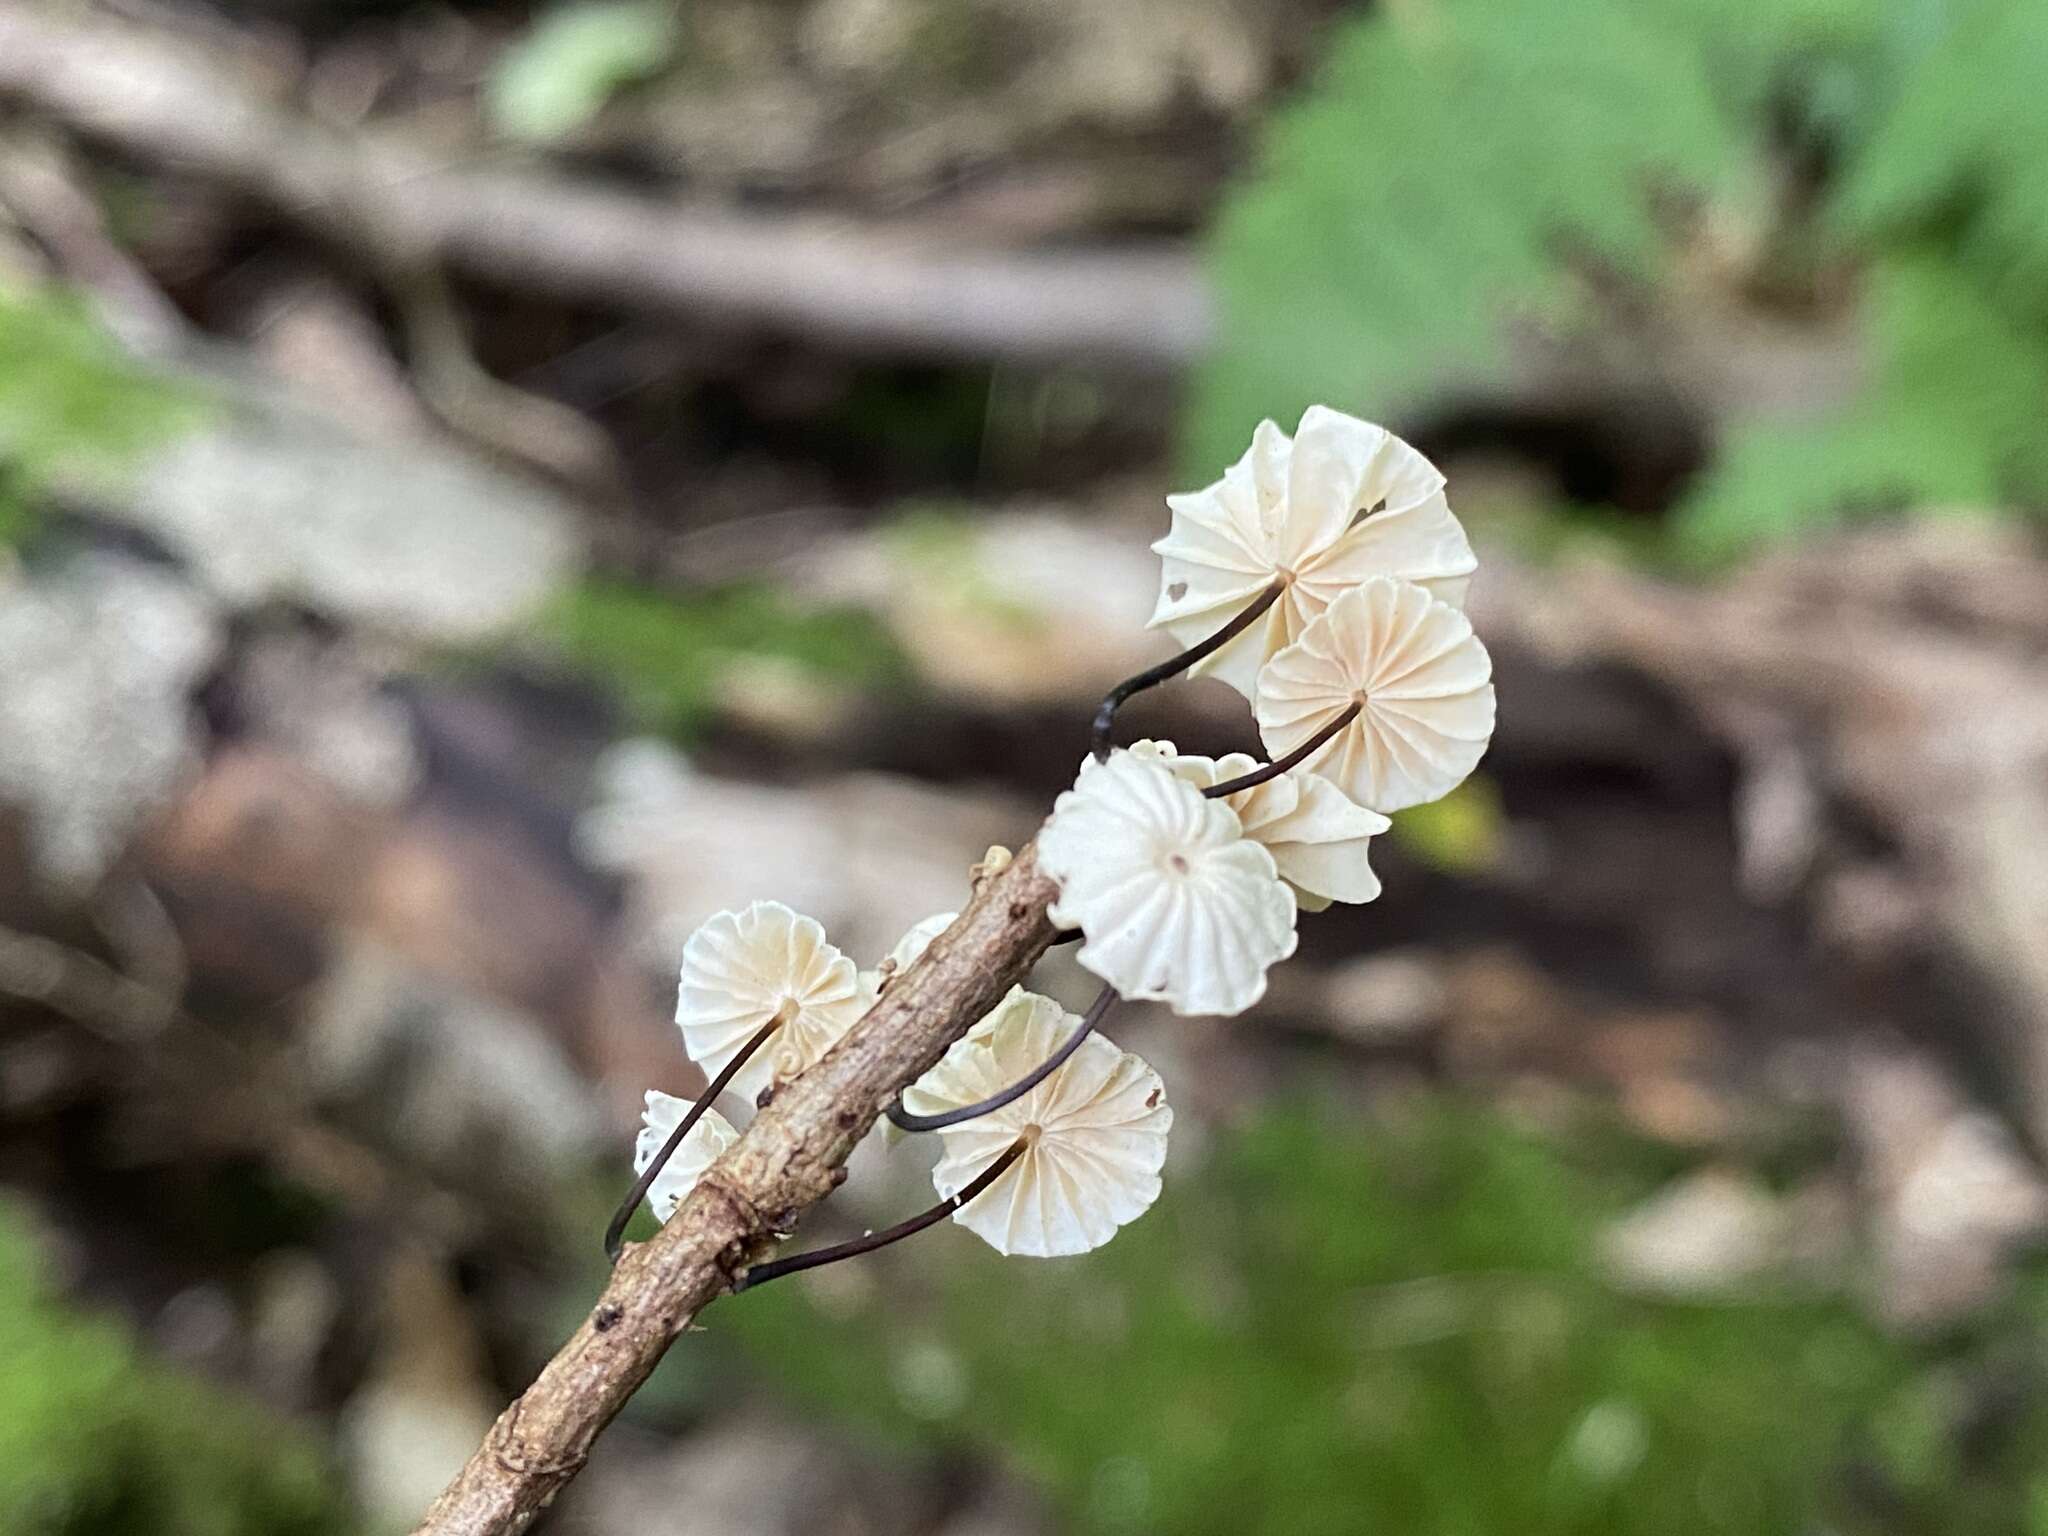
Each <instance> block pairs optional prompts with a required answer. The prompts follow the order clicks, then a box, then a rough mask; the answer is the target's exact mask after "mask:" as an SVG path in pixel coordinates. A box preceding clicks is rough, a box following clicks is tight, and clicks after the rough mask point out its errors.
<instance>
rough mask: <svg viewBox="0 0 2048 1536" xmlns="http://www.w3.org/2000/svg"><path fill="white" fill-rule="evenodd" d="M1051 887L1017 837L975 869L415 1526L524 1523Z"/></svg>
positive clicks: (436, 1534) (1030, 957)
mask: <svg viewBox="0 0 2048 1536" xmlns="http://www.w3.org/2000/svg"><path fill="white" fill-rule="evenodd" d="M1053 894H1054V891H1053V886H1052V883H1051V881H1049V880H1048V879H1047V878H1046V877H1045V876H1044V875H1041V874H1040V873H1039V872H1038V864H1037V859H1036V856H1035V853H1034V851H1033V850H1032V849H1030V848H1026V849H1025V850H1024V851H1023V852H1022V853H1020V854H1019V855H1018V856H1017V858H1016V859H1015V861H1014V862H1012V863H1011V864H1010V865H1009V866H1008V867H1007V868H1006V869H1003V870H1001V871H999V872H996V873H992V874H989V875H987V876H986V877H985V878H983V879H982V880H981V882H980V885H979V888H978V890H977V891H976V893H975V896H974V899H973V901H972V902H970V903H969V905H968V907H967V910H966V911H964V912H962V913H961V915H960V917H959V919H958V920H957V921H956V922H955V923H954V924H953V926H952V927H951V928H949V929H947V930H946V932H945V933H943V934H942V935H940V936H939V937H938V938H937V939H935V940H934V941H933V942H932V945H931V947H930V948H929V949H927V950H926V951H925V953H924V955H923V957H922V958H921V959H919V960H918V961H916V962H915V963H914V964H913V965H911V966H910V967H909V968H908V969H906V970H904V971H903V972H902V973H901V974H899V975H897V976H896V977H894V978H893V979H892V980H891V981H890V983H889V985H888V989H887V990H886V991H885V992H884V993H883V995H882V998H881V1000H880V1001H879V1002H878V1003H876V1005H875V1006H874V1007H873V1008H871V1009H870V1010H869V1011H868V1014H867V1016H866V1017H865V1018H863V1019H862V1020H861V1022H860V1023H859V1024H857V1025H856V1026H855V1027H854V1029H853V1030H852V1032H851V1033H849V1034H848V1035H847V1036H846V1038H845V1039H844V1040H842V1041H840V1043H839V1044H838V1045H837V1046H836V1047H834V1048H833V1050H832V1051H831V1053H830V1054H829V1055H827V1056H826V1057H825V1059H824V1060H823V1061H821V1062H819V1063H818V1064H817V1065H816V1066H815V1067H813V1068H812V1069H811V1070H810V1071H808V1072H806V1073H804V1074H803V1075H802V1076H801V1077H799V1078H798V1079H797V1080H796V1081H795V1082H793V1083H791V1084H790V1085H789V1086H788V1087H786V1088H785V1089H783V1090H782V1091H781V1092H780V1093H779V1094H777V1095H776V1097H775V1098H774V1099H773V1101H772V1102H770V1103H769V1105H768V1106H767V1108H765V1109H763V1110H762V1111H761V1112H760V1114H758V1115H757V1116H755V1118H754V1121H753V1123H752V1124H751V1125H749V1126H748V1127H747V1129H746V1131H745V1133H744V1134H743V1135H742V1136H741V1137H740V1139H739V1141H738V1142H737V1143H736V1144H735V1145H734V1146H733V1147H732V1148H731V1150H729V1151H728V1152H727V1153H726V1154H725V1156H724V1157H722V1158H720V1159H719V1161H718V1162H717V1163H715V1164H713V1165H712V1168H711V1170H710V1171H709V1172H708V1173H706V1174H705V1176H704V1177H703V1179H702V1180H701V1181H700V1182H699V1183H698V1185H697V1187H696V1189H695V1190H693V1191H692V1192H691V1194H690V1196H689V1198H688V1199H686V1200H685V1201H684V1202H683V1204H682V1206H681V1208H680V1209H679V1210H678V1211H677V1212H676V1214H675V1215H674V1216H673V1217H671V1218H670V1219H669V1222H668V1224H667V1225H666V1226H664V1227H663V1228H662V1229H661V1231H660V1232H659V1233H658V1234H657V1235H656V1236H655V1237H653V1238H652V1239H650V1240H649V1241H647V1242H645V1243H639V1244H632V1245H629V1246H628V1247H627V1249H626V1252H625V1255H624V1256H623V1257H622V1258H621V1259H620V1261H619V1265H618V1268H617V1269H616V1270H615V1271H613V1274H612V1279H611V1283H610V1284H609V1285H607V1286H606V1287H605V1290H604V1294H603V1295H602V1296H600V1297H599V1298H598V1300H597V1304H596V1305H595V1306H594V1307H593V1308H592V1310H591V1313H590V1316H589V1317H588V1318H586V1319H585V1320H584V1323H583V1326H582V1327H581V1328H579V1329H578V1330H577V1331H576V1335H575V1337H574V1338H572V1339H570V1340H569V1342H568V1343H567V1344H565V1345H563V1346H562V1349H561V1352H560V1353H558V1354H557V1355H556V1356H555V1358H554V1359H553V1360H551V1361H550V1362H548V1365H547V1366H546V1368H545V1369H544V1370H542V1372H541V1373H540V1376H539V1378H538V1379H536V1380H535V1382H534V1383H533V1385H532V1386H531V1387H529V1388H527V1390H526V1392H525V1393H524V1394H523V1395H522V1396H521V1397H520V1398H519V1399H518V1401H516V1402H514V1403H513V1404H512V1406H511V1407H510V1408H508V1409H506V1410H505V1412H504V1414H503V1415H502V1416H501V1417H500V1418H499V1419H498V1422H497V1423H496V1424H495V1425H494V1426H493V1427H492V1429H491V1432H490V1434H489V1435H488V1436H487V1437H486V1439H485V1441H484V1444H483V1446H482V1447H481V1448H480V1449H479V1450H478V1451H477V1453H476V1454H475V1455H474V1456H472V1457H471V1458H470V1461H469V1464H468V1465H467V1466H465V1467H464V1468H463V1469H462V1471H461V1473H460V1474H459V1475H458V1476H457V1477H456V1479H455V1481H454V1482H452V1483H451V1484H449V1486H448V1489H447V1491H446V1492H444V1493H443V1494H442V1495H441V1497H440V1498H439V1499H437V1500H436V1501H435V1502H434V1507H433V1508H432V1509H431V1510H429V1511H428V1512H427V1517H426V1519H425V1521H424V1522H423V1523H422V1524H421V1525H420V1526H419V1528H418V1531H417V1532H416V1533H415V1536H505V1533H509V1532H517V1531H523V1530H525V1529H526V1528H527V1526H528V1525H530V1524H531V1523H532V1522H533V1520H534V1518H535V1517H536V1516H537V1515H539V1514H540V1512H541V1511H542V1510H543V1509H545V1508H546V1507H547V1505H548V1503H549V1501H550V1500H552V1499H553V1498H554V1496H555V1495H556V1494H557V1493H559V1492H560V1491H561V1489H562V1488H563V1486H564V1485H565V1484H567V1483H568V1482H569V1480H570V1479H571V1478H573V1477H574V1476H575V1475H576V1473H577V1472H578V1471H579V1470H580V1469H581V1468H582V1466H583V1463H584V1460H585V1458H586V1457H587V1456H588V1455H589V1454H590V1447H591V1445H592V1443H593V1442H594V1441H595V1440H596V1439H597V1436H598V1435H599V1434H600V1433H601V1432H602V1431H603V1429H604V1427H605V1426H606V1425H607V1424H609V1423H610V1422H611V1420H612V1418H613V1416H614V1415H615V1414H617V1413H618V1411H619V1410H620V1409H621V1408H622V1407H624V1406H625V1403H626V1400H627V1399H628V1398H630V1397H631V1396H632V1395H633V1393H634V1391H635V1390H636V1389H637V1388H638V1387H639V1386H640V1384H641V1382H643V1381H645V1380H646V1379H647V1375H648V1373H649V1372H650V1371H652V1370H653V1369H654V1367H655V1365H656V1363H657V1362H658V1361H659V1360H660V1359H661V1357H662V1355H663V1354H664V1353H665V1352H666V1351H667V1349H668V1347H669V1345H670V1344H672V1343H673V1342H674V1341H675V1339H676V1337H677V1336H678V1335H679V1334H681V1333H682V1331H683V1330H684V1329H685V1328H687V1327H689V1325H690V1323H691V1320H692V1319H694V1318H695V1317H696V1315H697V1313H698V1312H699V1311H701V1310H702V1309H703V1308H704V1307H705V1306H706V1305H707V1304H708V1303H710V1302H711V1301H713V1300H715V1299H716V1298H717V1297H718V1296H720V1295H721V1294H723V1293H724V1292H725V1291H726V1290H727V1289H728V1287H729V1286H730V1285H731V1283H732V1278H733V1275H734V1273H735V1272H736V1271H737V1270H738V1269H740V1268H742V1267H744V1265H745V1264H746V1263H747V1262H748V1261H749V1260H750V1259H751V1258H753V1257H754V1256H755V1255H757V1254H758V1253H759V1252H760V1251H761V1250H762V1249H763V1248H764V1247H766V1246H767V1245H768V1244H769V1243H770V1242H772V1241H773V1240H774V1239H775V1238H776V1237H777V1236H778V1235H780V1234H782V1233H786V1232H787V1231H788V1230H789V1229H790V1228H791V1227H792V1226H793V1225H794V1224H795V1222H796V1220H797V1217H798V1216H799V1215H801V1213H802V1212H803V1211H804V1210H805V1209H806V1208H807V1207H809V1206H812V1205H815V1204H816V1203H817V1202H818V1201H820V1200H822V1199H824V1198H825V1196H827V1195H828V1194H830V1193H831V1192H832V1190H833V1189H834V1188H835V1187H836V1186H837V1185H838V1183H839V1181H840V1179H841V1178H842V1177H843V1173H842V1167H843V1165H844V1163H845V1162H846V1159H847V1157H848V1156H849V1155H850V1154H851V1153H852V1151H853V1149H854V1146H855V1145H856V1144H857V1143H858V1142H859V1141H860V1139H861V1138H862V1137H863V1136H865V1135H866V1134H867V1133H868V1131H869V1129H870V1128H871V1127H872V1126H873V1125H874V1122H875V1117H876V1116H877V1115H878V1114H880V1113H881V1111H882V1108H883V1106H885V1105H886V1104H888V1103H889V1101H890V1100H891V1099H893V1098H894V1097H895V1096H896V1094H897V1093H898V1092H900V1091H901V1090H902V1089H903V1088H904V1087H905V1086H906V1085H907V1084H909V1083H910V1082H911V1081H913V1080H914V1079H915V1078H916V1077H917V1076H918V1075H919V1074H920V1073H922V1072H924V1071H925V1070H926V1069H927V1068H928V1067H930V1066H931V1065H932V1063H933V1062H935V1061H937V1060H938V1059H939V1057H940V1056H941V1055H943V1054H944V1052H945V1050H946V1047H947V1046H949V1045H951V1044H952V1043H953V1041H955V1040H957V1039H958V1038H959V1037H960V1036H961V1035H962V1034H964V1033H966V1031H967V1029H968V1027H969V1026H970V1025H971V1024H972V1023H973V1022H974V1021H975V1020H976V1019H979V1018H981V1017H982V1016H983V1015H984V1014H986V1013H987V1012H988V1011H989V1009H991V1008H993V1007H994V1006H995V1004H996V1003H997V1002H998V1001H999V1000H1000V999H1001V998H1002V996H1003V994H1004V993H1005V992H1007V991H1008V990H1009V988H1010V987H1011V986H1012V985H1014V984H1015V983H1016V982H1018V981H1020V980H1022V979H1023V976H1024V973H1025V972H1026V971H1028V970H1029V969H1030V967H1031V965H1032V962H1033V961H1035V960H1036V959H1037V958H1038V957H1039V955H1040V954H1042V953H1043V952H1044V950H1045V947H1046V946H1047V945H1048V944H1049V943H1050V942H1051V941H1052V937H1053V929H1052V925H1051V924H1050V923H1049V922H1047V920H1046V916H1045V909H1046V904H1047V903H1048V902H1049V901H1050V900H1051V899H1052V897H1053ZM592 1240H593V1241H595V1238H594V1237H593V1239H592Z"/></svg>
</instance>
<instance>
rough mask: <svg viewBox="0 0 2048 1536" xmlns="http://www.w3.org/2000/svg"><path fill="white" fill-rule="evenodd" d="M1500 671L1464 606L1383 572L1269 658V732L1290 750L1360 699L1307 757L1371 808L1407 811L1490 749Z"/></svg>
mask: <svg viewBox="0 0 2048 1536" xmlns="http://www.w3.org/2000/svg"><path fill="white" fill-rule="evenodd" d="M1492 677H1493V663H1492V661H1491V660H1490V659H1489V658H1488V656H1487V654H1486V647H1485V646H1483V645H1481V644H1480V643H1479V639H1478V637H1477V636H1476V635H1474V634H1473V633H1472V624H1471V621H1470V620H1468V619H1467V618H1466V617H1465V615H1464V614H1462V613H1460V612H1459V611H1458V610H1457V609H1455V608H1453V607H1451V606H1450V605H1449V604H1448V603H1444V602H1440V601H1438V600H1437V599H1436V598H1434V597H1431V596H1430V595H1429V593H1428V592H1426V591H1424V590H1423V589H1422V588H1421V587H1418V586H1415V585H1413V584H1412V583H1410V582H1405V581H1392V580H1388V579H1385V578H1380V579H1377V580H1373V581H1369V582H1367V583H1366V584H1365V585H1364V586H1362V587H1359V588H1358V589H1357V590H1355V591H1352V592H1347V593H1346V594H1345V595H1344V596H1342V597H1340V598H1338V599H1337V601H1335V602H1334V603H1332V604H1330V606H1329V608H1328V610H1327V611H1326V612H1325V613H1324V614H1323V616H1322V617H1321V618H1319V619H1317V620H1316V621H1315V622H1314V623H1312V624H1311V625H1309V627H1308V628H1307V629H1305V630H1303V631H1302V635H1301V639H1300V640H1298V641H1296V642H1295V643H1294V644H1293V645H1290V646H1289V647H1288V648H1287V649H1286V650H1284V651H1282V652H1281V653H1280V654H1279V655H1277V656H1275V657H1274V658H1273V659H1272V660H1271V661H1269V662H1268V663H1266V670H1265V671H1264V672H1262V673H1261V674H1260V675H1259V702H1258V717H1259V734H1260V735H1261V736H1262V737H1264V739H1265V743H1266V750H1267V751H1269V752H1271V753H1272V754H1273V756H1274V757H1276V758H1279V757H1283V756H1285V755H1286V754H1287V753H1289V752H1291V751H1293V750H1294V749H1295V748H1297V747H1299V746H1301V745H1303V744H1304V743H1306V742H1307V741H1308V740H1309V739H1310V738H1311V737H1313V736H1314V735H1315V734H1316V733H1317V732H1318V731H1320V730H1322V729H1323V728H1324V727H1325V726H1327V725H1328V724H1329V723H1330V722H1331V721H1332V720H1334V719H1336V718H1337V717H1338V716H1339V715H1341V714H1342V713H1343V712H1344V711H1345V710H1347V709H1349V708H1350V707H1351V706H1352V705H1353V704H1360V705H1361V706H1362V708H1361V709H1360V711H1359V714H1358V717H1357V718H1356V719H1354V720H1353V721H1352V722H1351V723H1350V724H1348V725H1346V726H1345V727H1344V728H1343V729H1342V730H1341V731H1339V732H1338V733H1337V735H1336V736H1335V737H1334V738H1332V740H1331V741H1330V742H1329V743H1328V744H1327V745H1326V746H1323V747H1321V748H1319V749H1318V750H1317V751H1316V753H1315V754H1314V755H1313V756H1312V757H1310V758H1309V759H1308V761H1307V762H1305V763H1303V764H1302V765H1301V766H1302V768H1303V769H1304V770H1306V771H1308V772H1311V773H1317V774H1320V775H1322V776H1323V777H1324V778H1326V779H1329V780H1330V781H1331V782H1332V783H1333V784H1335V785H1336V786H1337V787H1338V788H1339V789H1341V790H1343V791H1344V793H1345V794H1347V795H1349V796H1350V797H1351V798H1352V799H1353V800H1356V801H1357V802H1358V803H1359V804H1360V805H1365V806H1370V807H1371V808H1372V809H1373V810H1376V811H1383V812H1384V811H1398V810H1401V809H1403V808H1404V807H1406V806H1411V805H1421V804H1422V803H1423V802H1425V801H1428V800H1435V799H1437V798H1439V797H1440V796H1442V795H1445V794H1448V793H1449V792H1450V791H1451V790H1453V789H1455V788H1456V787H1457V786H1458V785H1459V784H1460V783H1462V782H1463V781H1464V779H1465V776H1466V775H1467V774H1469V773H1471V771H1472V770H1473V768H1475V767H1476V766H1477V765H1478V763H1479V759H1480V758H1481V757H1483V756H1485V755H1486V744H1487V742H1488V740H1490V739H1491V738H1492V736H1493V720H1494V702H1493V682H1492Z"/></svg>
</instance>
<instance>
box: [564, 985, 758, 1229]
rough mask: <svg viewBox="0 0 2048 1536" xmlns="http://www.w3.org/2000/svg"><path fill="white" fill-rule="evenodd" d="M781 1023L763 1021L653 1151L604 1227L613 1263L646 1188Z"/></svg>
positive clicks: (644, 1197) (658, 1176)
mask: <svg viewBox="0 0 2048 1536" xmlns="http://www.w3.org/2000/svg"><path fill="white" fill-rule="evenodd" d="M781 1024H782V1020H781V1019H780V1018H773V1019H770V1020H769V1021H768V1022H767V1023H766V1024H763V1025H762V1026H761V1028H760V1031H759V1032H758V1033H757V1034H756V1035H755V1036H754V1038H753V1039H751V1040H749V1041H748V1042H747V1043H746V1044H745V1045H743V1046H741V1047H740V1050H739V1054H738V1055H737V1056H735V1057H733V1059H732V1060H731V1061H728V1062H727V1063H726V1064H725V1065H724V1066H723V1067H722V1068H720V1069H719V1073H718V1076H716V1077H714V1078H713V1079H711V1083H710V1086H709V1087H707V1088H706V1089H705V1090H704V1096H703V1097H702V1098H701V1099H699V1100H698V1101H697V1102H696V1103H695V1104H692V1105H691V1106H690V1112H689V1113H688V1114H687V1115H685V1116H683V1123H682V1124H681V1125H679V1126H677V1127H676V1128H675V1129H674V1130H673V1131H671V1132H669V1137H668V1140H667V1141H665V1142H663V1143H662V1144H661V1150H660V1151H659V1152H657V1153H655V1154H654V1161H652V1162H651V1163H649V1164H648V1165H647V1166H646V1167H645V1168H644V1169H642V1170H641V1172H640V1177H639V1178H637V1179H635V1180H634V1181H633V1187H632V1188H631V1189H629V1190H627V1191H626V1198H625V1199H624V1200H622V1201H620V1202H619V1208H618V1209H617V1210H616V1211H614V1212H613V1213H612V1220H611V1225H610V1226H608V1227H606V1228H605V1229H604V1256H605V1257H606V1258H607V1259H609V1260H611V1262H612V1263H614V1264H616V1263H618V1262H619V1254H620V1253H621V1252H622V1251H623V1250H624V1249H625V1246H626V1224H627V1223H628V1222H630V1221H631V1220H632V1219H633V1212H634V1211H635V1210H637V1209H638V1208H639V1205H640V1202H641V1201H642V1200H645V1199H646V1198H647V1191H648V1190H650V1189H652V1188H653V1187H654V1181H655V1180H656V1179H658V1178H660V1177H661V1170H662V1169H663V1168H666V1167H667V1166H668V1160H669V1159H670V1158H672V1157H674V1156H675V1155H676V1148H677V1147H680V1146H681V1145H682V1144H683V1138H684V1137H685V1136H687V1135H689V1134H690V1131H691V1129H692V1128H693V1127H695V1125H696V1124H697V1122H698V1121H699V1120H701V1119H703V1118H704V1111H705V1110H707V1109H709V1108H710V1107H711V1102H712V1100H714V1099H716V1098H717V1097H718V1096H719V1095H720V1094H721V1093H723V1092H725V1089H726V1085H727V1084H728V1083H730V1082H731V1081H732V1080H733V1077H734V1076H735V1075H736V1074H737V1073H738V1072H739V1069H740V1068H741V1067H744V1066H745V1065H746V1064H747V1060H748V1058H749V1057H751V1056H752V1055H753V1054H754V1052H756V1051H758V1050H759V1049H760V1048H761V1042H762V1041H764V1040H766V1039H767V1038H768V1037H769V1036H770V1035H772V1034H774V1033H775V1031H776V1030H777V1029H778V1028H780V1027H781Z"/></svg>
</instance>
